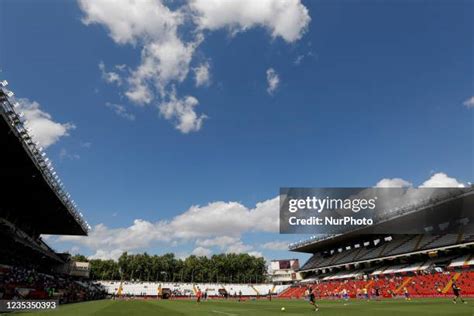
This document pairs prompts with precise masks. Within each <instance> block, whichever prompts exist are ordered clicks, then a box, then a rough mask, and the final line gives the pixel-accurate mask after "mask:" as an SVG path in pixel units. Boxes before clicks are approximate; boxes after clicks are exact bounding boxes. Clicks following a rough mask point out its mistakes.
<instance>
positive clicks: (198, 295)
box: [196, 287, 202, 304]
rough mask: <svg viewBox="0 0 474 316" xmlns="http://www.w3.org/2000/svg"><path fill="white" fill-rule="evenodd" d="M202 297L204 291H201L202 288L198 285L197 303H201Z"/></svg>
mask: <svg viewBox="0 0 474 316" xmlns="http://www.w3.org/2000/svg"><path fill="white" fill-rule="evenodd" d="M201 297H202V292H201V289H200V288H199V287H198V288H197V292H196V303H198V304H201Z"/></svg>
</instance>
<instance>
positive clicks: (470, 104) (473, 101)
mask: <svg viewBox="0 0 474 316" xmlns="http://www.w3.org/2000/svg"><path fill="white" fill-rule="evenodd" d="M463 104H464V106H465V107H467V108H470V109H472V108H474V97H471V98H469V99H467V100H466V101H464V102H463Z"/></svg>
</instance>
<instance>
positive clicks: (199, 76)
mask: <svg viewBox="0 0 474 316" xmlns="http://www.w3.org/2000/svg"><path fill="white" fill-rule="evenodd" d="M209 67H210V66H209V63H207V62H206V63H203V64H200V65H199V66H198V67H196V68H194V81H195V83H196V87H201V86H207V85H209V84H210V82H211V74H210V72H209Z"/></svg>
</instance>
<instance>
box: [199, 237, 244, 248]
mask: <svg viewBox="0 0 474 316" xmlns="http://www.w3.org/2000/svg"><path fill="white" fill-rule="evenodd" d="M238 242H239V238H236V237H230V236H219V237H215V238H209V239H198V240H197V241H196V245H198V246H201V247H219V248H220V249H225V248H227V247H228V246H229V245H232V244H235V243H238Z"/></svg>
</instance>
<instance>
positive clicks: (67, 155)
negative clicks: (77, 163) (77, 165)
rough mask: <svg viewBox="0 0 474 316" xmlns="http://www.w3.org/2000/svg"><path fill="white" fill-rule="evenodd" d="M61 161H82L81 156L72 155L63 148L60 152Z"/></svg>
mask: <svg viewBox="0 0 474 316" xmlns="http://www.w3.org/2000/svg"><path fill="white" fill-rule="evenodd" d="M59 159H60V160H65V159H70V160H78V159H81V156H79V155H78V154H74V153H70V152H69V151H68V150H67V149H66V148H61V150H60V151H59Z"/></svg>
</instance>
